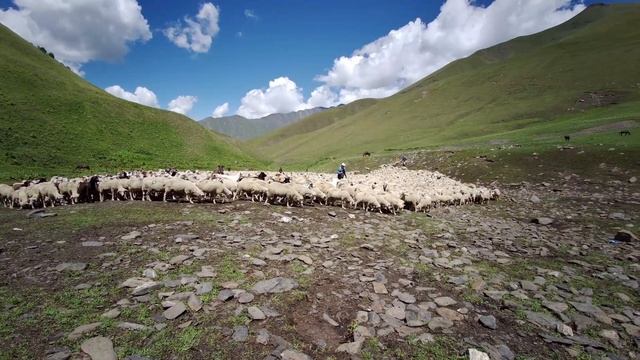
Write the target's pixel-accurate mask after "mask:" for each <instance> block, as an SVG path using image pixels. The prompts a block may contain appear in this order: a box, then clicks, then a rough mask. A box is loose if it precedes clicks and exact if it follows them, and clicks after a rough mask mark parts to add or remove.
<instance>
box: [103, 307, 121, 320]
mask: <svg viewBox="0 0 640 360" xmlns="http://www.w3.org/2000/svg"><path fill="white" fill-rule="evenodd" d="M118 316H120V310H118V309H116V308H114V309H111V310H109V311H107V312H104V313H103V314H102V315H100V317H103V318H106V319H115V318H117V317H118Z"/></svg>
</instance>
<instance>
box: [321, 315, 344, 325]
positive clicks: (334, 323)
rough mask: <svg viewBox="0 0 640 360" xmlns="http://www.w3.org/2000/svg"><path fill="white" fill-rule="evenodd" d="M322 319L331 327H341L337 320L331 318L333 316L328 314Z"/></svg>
mask: <svg viewBox="0 0 640 360" xmlns="http://www.w3.org/2000/svg"><path fill="white" fill-rule="evenodd" d="M322 319H324V321H326V322H328V323H329V325H331V326H335V327H337V326H339V325H340V324H338V323H337V322H336V321H335V320H333V319H332V318H331V316H329V315H328V314H327V313H324V314H322Z"/></svg>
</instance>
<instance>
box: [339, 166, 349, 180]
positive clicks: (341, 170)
mask: <svg viewBox="0 0 640 360" xmlns="http://www.w3.org/2000/svg"><path fill="white" fill-rule="evenodd" d="M346 177H347V166H346V165H345V164H344V163H342V164H340V167H339V168H338V180H342V179H343V178H346Z"/></svg>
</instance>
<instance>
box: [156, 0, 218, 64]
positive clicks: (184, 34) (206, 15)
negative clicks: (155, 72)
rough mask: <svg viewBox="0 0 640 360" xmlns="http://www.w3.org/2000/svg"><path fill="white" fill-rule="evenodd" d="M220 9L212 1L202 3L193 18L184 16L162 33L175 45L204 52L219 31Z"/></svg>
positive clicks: (196, 51)
mask: <svg viewBox="0 0 640 360" xmlns="http://www.w3.org/2000/svg"><path fill="white" fill-rule="evenodd" d="M219 18H220V10H219V9H218V7H216V6H215V5H213V4H212V3H209V2H208V3H204V4H202V6H201V7H200V10H199V11H198V14H197V15H196V17H195V19H193V18H191V17H189V16H185V17H184V19H183V21H184V23H183V22H182V21H178V22H177V23H176V24H175V25H174V26H170V27H168V28H166V29H164V31H163V33H164V35H165V36H166V37H167V38H168V39H169V40H170V41H171V42H172V43H174V44H175V45H176V46H178V47H181V48H184V49H187V50H189V51H193V52H195V53H206V52H208V51H209V48H210V47H211V43H212V42H213V38H214V37H215V36H216V35H217V34H218V32H219V31H220V27H219V26H218V20H219Z"/></svg>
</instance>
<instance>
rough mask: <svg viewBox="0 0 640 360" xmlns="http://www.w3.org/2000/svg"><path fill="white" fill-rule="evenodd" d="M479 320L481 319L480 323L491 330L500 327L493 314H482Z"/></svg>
mask: <svg viewBox="0 0 640 360" xmlns="http://www.w3.org/2000/svg"><path fill="white" fill-rule="evenodd" d="M478 321H480V324H482V325H483V326H484V327H486V328H489V329H491V330H495V329H497V328H498V325H497V324H496V318H495V317H494V316H493V315H483V316H480V318H479V319H478Z"/></svg>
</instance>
